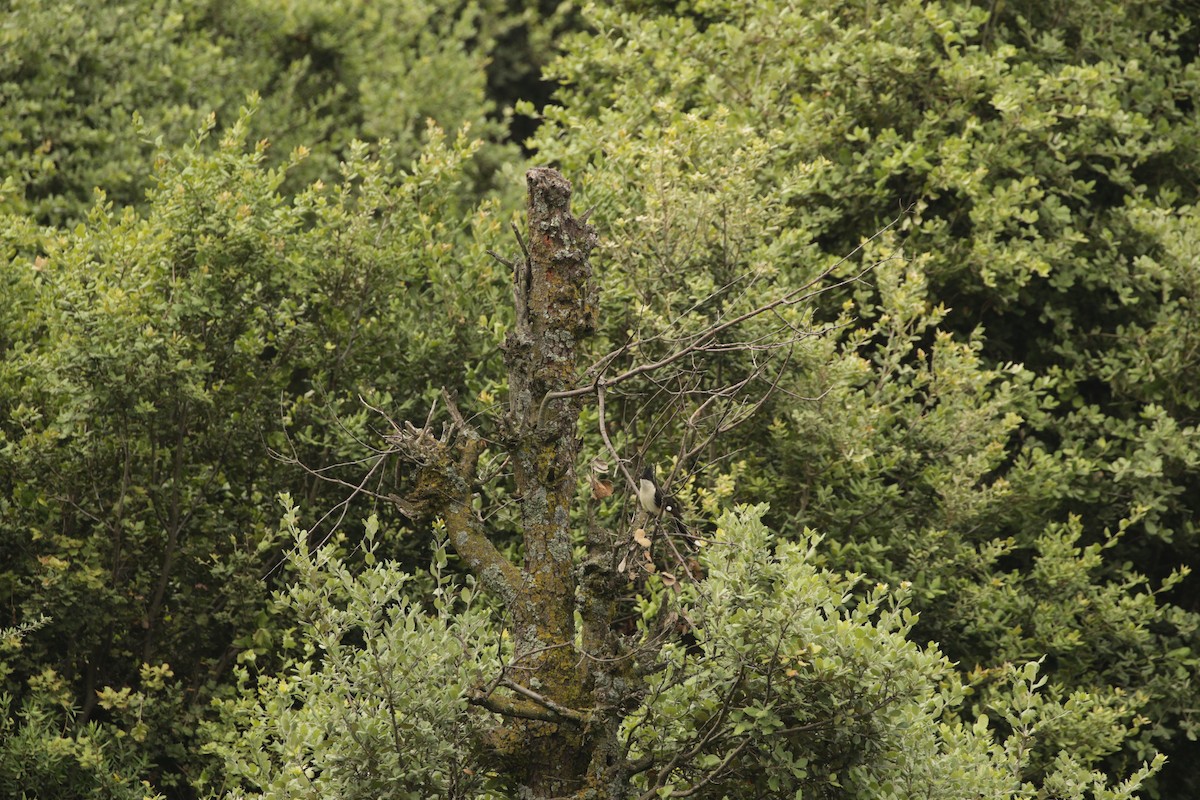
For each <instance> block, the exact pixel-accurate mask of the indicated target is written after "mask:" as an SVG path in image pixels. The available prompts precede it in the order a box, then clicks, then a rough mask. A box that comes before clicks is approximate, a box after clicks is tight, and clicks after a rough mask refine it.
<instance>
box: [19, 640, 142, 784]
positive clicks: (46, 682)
mask: <svg viewBox="0 0 1200 800" xmlns="http://www.w3.org/2000/svg"><path fill="white" fill-rule="evenodd" d="M45 622H46V620H45V619H39V620H36V621H34V622H30V623H27V624H25V625H21V626H19V627H17V628H5V629H0V674H3V675H5V676H7V675H8V674H9V672H10V668H9V664H8V660H9V657H10V656H11V654H13V653H15V652H16V651H18V650H20V648H21V646H22V643H23V641H22V640H23V639H24V638H25V636H27V635H28V634H30V633H32V632H33V631H35V630H37V629H38V628H39V627H41V626H42V625H44V624H45ZM72 701H73V698H72V692H71V688H70V686H69V685H68V683H67V681H65V680H63V678H62V676H60V675H58V674H57V673H55V671H54V670H53V669H50V668H46V669H45V670H43V671H42V672H41V673H39V674H37V675H33V676H31V677H30V678H29V684H28V691H27V692H26V693H25V696H24V698H23V699H22V700H21V702H20V704H19V706H18V704H17V702H16V700H15V698H14V697H13V695H11V694H9V693H7V692H0V791H3V792H4V796H5V797H14V798H16V797H20V798H38V797H97V798H106V800H107V799H108V798H113V800H116V798H130V800H151V799H152V798H154V797H161V796H160V795H155V794H154V793H153V792H152V790H151V789H150V787H149V785H148V784H144V783H142V782H141V781H139V779H138V778H139V775H141V774H142V773H143V772H144V771H145V769H146V764H145V760H146V759H145V754H144V753H143V752H142V750H141V747H140V739H137V738H136V737H129V736H126V735H125V732H124V731H121V730H115V729H113V728H111V727H109V726H104V725H97V724H96V723H94V722H93V723H88V724H87V725H83V726H80V727H78V728H76V726H75V724H74V723H75V721H76V717H77V714H76V710H75V708H74V707H73V705H72Z"/></svg>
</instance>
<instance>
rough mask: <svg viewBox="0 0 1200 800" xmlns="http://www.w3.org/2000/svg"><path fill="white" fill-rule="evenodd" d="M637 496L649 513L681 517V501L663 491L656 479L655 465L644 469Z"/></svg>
mask: <svg viewBox="0 0 1200 800" xmlns="http://www.w3.org/2000/svg"><path fill="white" fill-rule="evenodd" d="M637 498H638V502H640V503H641V504H642V508H643V509H645V510H646V512H647V513H649V514H653V515H654V516H656V517H657V516H660V515H662V514H667V515H668V516H671V517H674V518H675V519H679V503H677V502H676V501H675V498H674V497H672V496H671V495H669V494H664V493H663V490H662V488H660V487H659V485H658V481H656V480H655V479H654V467H646V468H645V469H644V470H642V477H641V480H639V481H638V487H637Z"/></svg>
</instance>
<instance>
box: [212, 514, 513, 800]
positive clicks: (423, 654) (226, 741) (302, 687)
mask: <svg viewBox="0 0 1200 800" xmlns="http://www.w3.org/2000/svg"><path fill="white" fill-rule="evenodd" d="M284 502H285V505H286V506H287V508H286V517H285V525H286V529H287V530H288V531H289V533H290V534H291V538H292V542H293V544H294V549H293V551H292V554H291V555H290V556H289V560H288V571H289V577H290V586H289V588H288V589H287V590H286V591H285V592H282V593H281V594H280V596H279V603H280V605H281V606H282V607H283V608H284V609H285V611H284V614H283V616H284V618H286V619H295V620H296V621H297V623H298V626H297V627H296V628H290V629H289V630H288V633H287V637H288V638H289V639H292V638H293V637H294V638H295V648H294V650H293V652H295V655H293V656H292V658H291V659H289V661H288V662H287V664H285V666H284V667H283V669H282V670H280V671H279V672H278V673H277V677H272V676H269V675H258V674H254V673H252V672H251V671H250V670H249V669H248V668H245V667H239V668H238V669H237V670H236V674H237V688H238V694H237V696H236V697H233V698H230V699H226V700H222V701H220V702H218V703H217V710H218V711H219V713H220V720H219V722H217V723H214V724H212V725H210V726H208V728H207V730H208V733H209V734H210V735H211V736H212V741H210V743H209V744H208V745H207V746H206V748H205V749H206V751H207V752H209V753H213V754H215V755H217V756H219V757H221V758H222V759H223V765H224V775H225V776H226V778H225V780H226V784H225V788H227V789H230V790H231V791H230V792H229V794H228V795H227V796H230V797H261V798H264V799H265V798H287V797H345V798H378V797H394V798H412V799H413V800H416V799H417V798H431V797H446V798H465V797H478V796H482V794H483V787H484V786H485V782H486V774H485V773H484V771H483V770H482V769H481V768H480V766H479V764H480V761H481V758H480V748H481V745H482V742H483V741H484V739H485V736H486V733H487V730H488V728H489V725H490V721H489V720H488V718H487V715H484V714H483V713H482V712H478V711H471V710H470V708H469V707H468V705H467V693H468V692H469V690H471V689H472V688H473V687H474V686H475V685H476V684H478V683H479V682H480V681H481V680H482V679H483V678H484V676H485V674H487V673H489V672H491V671H493V670H496V669H498V667H499V662H498V661H497V657H498V655H499V654H498V653H497V651H496V648H495V647H494V646H490V643H491V642H492V641H494V640H493V639H492V638H491V637H490V636H489V630H488V626H487V621H488V615H487V613H486V611H483V610H481V609H480V608H479V604H478V603H477V602H475V593H474V591H473V590H472V582H471V581H467V583H466V584H465V585H457V584H455V583H454V582H453V581H452V580H451V578H450V577H449V576H448V574H446V573H445V568H446V564H447V554H446V543H445V542H444V541H440V542H438V543H437V544H436V546H435V548H434V554H433V565H432V568H431V571H430V575H431V576H432V579H433V585H432V592H431V597H432V600H431V603H430V604H429V607H428V608H426V607H424V606H423V604H422V603H421V602H420V601H419V600H418V599H415V598H413V597H412V596H411V593H412V588H411V587H412V584H413V582H414V576H413V575H412V574H409V573H406V572H404V571H403V570H401V569H399V568H398V567H397V566H396V565H395V564H390V563H376V564H375V565H374V566H371V567H368V568H366V569H363V570H358V571H355V570H352V569H351V568H350V567H349V566H348V565H347V564H346V563H345V562H344V561H342V560H341V559H338V558H337V557H336V556H333V555H331V554H330V553H329V552H328V551H327V550H316V551H310V550H309V549H308V546H307V541H308V532H307V531H302V530H299V529H297V527H296V525H297V518H298V512H297V510H296V509H295V507H294V506H291V505H290V502H291V501H290V499H289V498H286V497H285V498H284ZM374 532H375V523H374V522H373V520H368V522H367V534H368V535H367V538H366V540H365V541H364V545H363V552H364V555H365V556H366V561H367V563H372V562H374V560H375V559H374V558H373V555H374V553H375V543H374V541H373V538H372V537H373V535H374ZM427 577H428V576H427ZM489 654H490V655H489ZM213 788H217V789H220V788H222V787H221V786H220V785H217V786H215V787H213Z"/></svg>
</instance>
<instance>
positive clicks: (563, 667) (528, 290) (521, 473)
mask: <svg viewBox="0 0 1200 800" xmlns="http://www.w3.org/2000/svg"><path fill="white" fill-rule="evenodd" d="M526 180H527V182H528V190H529V191H528V203H529V229H528V241H529V247H528V253H527V257H526V259H525V261H524V262H523V263H520V262H519V263H517V264H516V266H515V268H514V271H513V273H514V274H513V298H514V305H515V307H516V312H517V316H516V323H515V325H514V328H513V330H512V331H510V332H509V334H508V336H507V337H506V339H505V348H504V350H505V363H506V366H507V367H508V377H509V391H510V395H509V406H508V414H507V418H506V420H505V428H506V433H507V437H506V438H507V439H508V448H509V455H510V457H511V459H512V464H513V470H514V475H515V480H516V485H517V496H518V497H519V498H520V504H521V520H522V529H523V535H524V543H525V561H524V564H523V565H522V569H521V577H522V592H523V593H524V595H525V597H526V598H527V599H528V602H525V603H522V604H520V605H518V606H517V607H516V608H511V609H510V612H511V613H512V618H513V634H514V644H515V654H514V663H513V667H514V671H513V673H514V674H513V676H512V677H513V680H514V681H516V682H517V683H519V684H524V685H525V686H526V687H527V688H529V689H530V690H532V691H534V692H536V693H537V694H539V695H542V696H544V697H546V698H548V699H550V700H552V701H553V702H554V703H556V704H558V705H561V706H565V707H567V708H572V709H579V708H585V707H587V706H590V702H589V701H588V698H587V697H586V696H585V694H584V688H585V687H584V686H583V684H582V682H581V680H580V668H579V658H580V656H579V654H578V653H577V652H576V648H575V575H574V559H573V550H574V541H573V537H572V533H571V513H570V512H571V506H572V503H573V502H574V500H575V493H576V477H575V463H576V458H577V455H578V449H579V447H578V443H577V438H576V426H577V424H578V421H579V413H580V410H581V406H582V403H581V402H580V400H579V399H577V398H567V399H564V400H553V401H549V402H545V397H546V395H547V394H549V393H550V392H555V391H561V390H564V389H567V388H569V387H571V386H573V385H574V384H575V381H576V379H577V377H578V366H579V362H580V357H581V355H582V342H583V341H584V340H585V339H586V338H587V337H588V336H590V335H591V334H592V332H593V330H594V329H595V318H596V290H595V284H594V283H593V281H592V270H591V265H590V263H589V261H588V254H589V253H590V251H591V250H592V248H593V247H595V244H596V234H595V231H594V230H593V229H592V227H591V226H589V225H587V224H586V223H581V222H579V221H578V220H576V219H575V218H574V217H573V216H572V215H571V210H570V201H571V185H570V184H569V183H568V182H567V181H566V179H564V178H563V177H562V176H561V175H560V174H558V173H557V172H556V171H554V170H552V169H545V168H538V169H531V170H530V171H529V172H528V173H527V174H526ZM515 727H516V728H518V730H516V731H514V733H517V734H518V735H519V737H520V738H519V741H520V742H521V743H522V746H521V749H522V750H523V752H522V753H521V754H520V756H519V758H520V760H521V761H523V762H524V763H525V764H526V766H527V772H526V776H525V778H526V788H527V789H528V790H529V792H530V793H531V794H532V795H533V796H535V797H551V796H557V795H564V794H570V793H573V792H575V791H577V790H578V789H579V788H581V786H582V778H583V775H584V773H585V772H586V769H587V763H588V758H587V756H588V754H587V747H586V743H585V741H584V737H583V736H582V731H581V730H580V729H579V726H578V725H574V726H572V725H571V724H569V723H566V722H558V723H550V722H541V721H534V720H522V721H520V722H517V723H515ZM572 727H574V728H575V730H570V728H572Z"/></svg>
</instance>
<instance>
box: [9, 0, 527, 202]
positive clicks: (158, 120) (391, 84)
mask: <svg viewBox="0 0 1200 800" xmlns="http://www.w3.org/2000/svg"><path fill="white" fill-rule="evenodd" d="M504 17H505V12H504V10H503V8H502V7H501V4H500V3H498V2H487V0H484V2H482V3H462V4H445V3H434V2H426V1H425V0H393V1H389V2H384V3H373V2H362V1H361V0H345V2H338V3H333V4H331V3H325V2H308V1H307V0H296V1H295V2H290V1H289V2H285V3H278V2H249V3H233V4H230V3H220V2H211V1H210V0H169V2H157V0H88V2H84V3H76V4H74V5H72V6H70V7H69V8H64V7H57V6H49V5H46V4H42V3H35V2H18V3H16V4H14V5H13V8H12V9H11V10H10V12H9V13H7V15H6V20H5V24H4V25H3V26H2V27H0V105H2V106H3V108H4V111H5V117H6V119H7V120H8V123H9V124H8V125H7V126H6V129H5V133H4V136H3V137H0V175H5V176H12V177H14V178H16V179H17V181H18V185H19V186H21V187H22V188H23V194H24V200H23V202H22V203H21V205H20V206H19V208H20V210H23V211H28V212H29V213H31V214H32V215H33V216H35V217H36V218H37V219H39V220H41V221H47V222H54V223H60V222H73V221H77V220H78V219H80V218H81V217H83V216H84V214H85V213H86V212H87V210H88V208H89V207H90V205H91V198H92V192H93V189H94V188H97V187H98V188H100V189H101V190H103V191H104V192H105V193H106V194H107V196H108V197H109V198H110V199H112V200H113V201H114V202H116V203H117V204H118V205H119V206H123V205H136V204H140V203H141V202H142V199H143V193H144V191H145V189H147V188H149V187H151V186H153V172H152V169H151V165H152V163H153V157H154V155H155V153H156V149H155V140H156V139H157V140H158V142H159V144H160V145H161V144H165V145H167V146H169V147H179V146H182V145H184V144H186V143H187V141H188V137H190V136H191V133H192V131H194V130H195V129H196V128H197V127H198V126H199V125H200V124H201V122H202V121H203V120H204V119H205V118H207V117H208V115H209V114H210V113H217V114H218V118H219V119H221V120H222V123H223V124H224V123H225V122H227V121H230V120H232V119H234V118H236V111H237V108H238V106H239V104H241V103H243V102H244V101H245V97H246V95H247V93H249V92H257V93H259V94H260V95H261V97H262V103H261V110H260V113H259V115H258V117H257V118H256V120H255V122H253V123H252V128H251V131H250V136H251V137H252V138H253V139H262V138H265V139H269V140H270V141H271V143H272V146H273V150H274V152H275V153H276V154H277V155H276V156H275V157H274V159H273V161H274V163H275V164H280V163H283V162H284V161H285V160H286V159H287V158H288V155H289V154H290V153H291V152H292V150H293V149H294V148H296V147H298V146H305V147H307V148H309V149H310V150H312V151H313V153H314V157H313V158H312V159H310V160H309V161H308V162H307V164H306V165H305V166H303V167H302V168H300V169H299V170H298V171H294V172H293V175H292V178H291V181H290V183H289V188H291V189H298V188H302V187H303V186H306V185H307V184H308V183H309V182H311V181H312V180H315V179H317V178H322V179H325V180H333V179H335V176H336V169H337V163H338V161H339V160H340V159H342V158H344V157H345V155H346V154H347V151H348V148H349V146H350V143H351V142H352V141H354V140H356V139H362V140H366V141H370V142H379V141H381V140H384V139H389V140H391V141H392V142H393V146H394V147H395V148H396V152H398V153H400V154H401V155H402V157H404V158H411V157H414V156H415V155H416V154H417V152H418V151H419V149H420V145H421V141H422V136H423V131H424V130H425V126H426V120H428V119H433V120H435V121H436V122H437V123H439V124H440V125H441V126H443V127H445V128H447V129H450V130H457V129H458V128H460V127H462V126H463V125H471V126H472V127H473V129H474V132H475V135H477V136H481V137H485V138H487V139H490V140H492V141H496V140H498V139H499V138H500V131H499V129H498V127H497V125H496V123H494V122H491V121H489V120H488V118H487V115H488V114H489V113H490V112H491V110H492V109H491V106H490V104H489V101H488V100H487V98H486V97H485V94H484V93H485V88H486V81H487V76H486V73H485V69H484V68H485V66H486V64H487V62H488V58H489V52H490V50H491V48H492V46H493V43H494V37H495V35H496V32H497V31H498V30H499V29H500V28H502V27H503V26H504V25H505V24H506V23H505V21H504ZM135 115H136V118H135ZM510 152H511V151H509V150H508V149H506V148H505V147H503V146H500V145H498V144H497V145H493V146H490V147H489V148H487V152H486V154H485V155H484V157H482V158H481V159H480V160H479V162H478V164H477V166H476V167H475V169H476V176H477V177H478V178H483V179H486V178H487V176H488V175H489V174H490V173H491V172H492V171H493V170H494V169H496V167H497V164H498V162H499V160H500V159H502V158H504V157H506V156H507V155H509V154H510ZM485 184H486V180H485Z"/></svg>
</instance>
